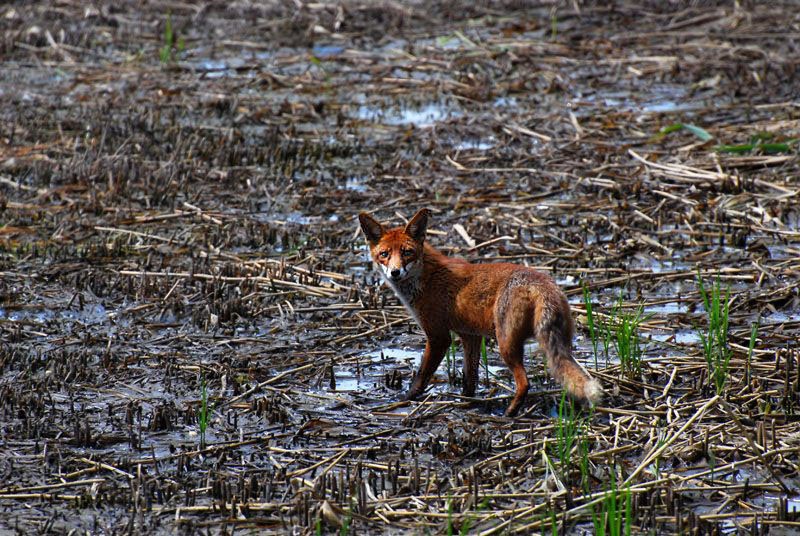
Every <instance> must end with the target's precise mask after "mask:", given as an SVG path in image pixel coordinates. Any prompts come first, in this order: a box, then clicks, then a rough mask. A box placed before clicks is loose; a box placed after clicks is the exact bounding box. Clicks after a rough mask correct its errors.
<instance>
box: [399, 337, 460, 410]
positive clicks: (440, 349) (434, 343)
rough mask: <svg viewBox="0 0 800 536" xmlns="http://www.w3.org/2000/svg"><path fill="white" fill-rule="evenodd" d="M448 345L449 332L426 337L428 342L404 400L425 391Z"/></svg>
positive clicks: (413, 397) (414, 397) (411, 398)
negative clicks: (443, 334)
mask: <svg viewBox="0 0 800 536" xmlns="http://www.w3.org/2000/svg"><path fill="white" fill-rule="evenodd" d="M449 347H450V334H449V333H448V334H447V335H445V336H438V337H428V342H427V343H425V353H424V354H423V355H422V364H421V365H420V367H419V371H418V372H417V375H416V376H415V377H414V381H412V382H411V387H410V388H409V389H408V393H407V394H406V397H405V398H406V400H416V398H417V397H418V396H419V395H421V394H422V393H423V392H424V391H425V388H426V387H427V386H428V383H430V381H431V378H432V377H433V374H434V373H435V372H436V369H437V368H439V364H440V363H441V362H442V359H444V355H445V353H446V352H447V349H448V348H449Z"/></svg>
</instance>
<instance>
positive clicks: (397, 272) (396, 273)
mask: <svg viewBox="0 0 800 536" xmlns="http://www.w3.org/2000/svg"><path fill="white" fill-rule="evenodd" d="M391 275H392V277H393V278H394V279H397V278H398V277H400V270H398V269H397V268H395V269H394V270H392V273H391Z"/></svg>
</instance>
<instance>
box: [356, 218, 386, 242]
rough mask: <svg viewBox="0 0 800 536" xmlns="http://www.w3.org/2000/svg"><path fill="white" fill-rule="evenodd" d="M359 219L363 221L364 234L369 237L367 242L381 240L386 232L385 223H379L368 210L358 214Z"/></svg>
mask: <svg viewBox="0 0 800 536" xmlns="http://www.w3.org/2000/svg"><path fill="white" fill-rule="evenodd" d="M358 221H359V222H361V230H362V231H364V235H365V236H366V237H367V242H369V243H370V244H376V243H377V242H379V241H380V239H381V237H382V236H383V233H384V231H383V225H381V224H380V223H378V221H377V220H376V219H375V218H373V217H372V216H370V215H369V214H367V213H366V212H362V213H361V214H359V215H358Z"/></svg>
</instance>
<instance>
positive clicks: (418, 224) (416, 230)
mask: <svg viewBox="0 0 800 536" xmlns="http://www.w3.org/2000/svg"><path fill="white" fill-rule="evenodd" d="M430 213H431V211H430V210H428V209H427V208H423V209H422V210H420V211H419V212H417V213H416V214H414V217H413V218H411V221H409V222H408V225H406V233H407V234H408V235H409V236H410V237H411V238H413V239H414V240H416V241H417V242H423V241H424V240H425V232H426V231H427V230H428V216H429V215H430Z"/></svg>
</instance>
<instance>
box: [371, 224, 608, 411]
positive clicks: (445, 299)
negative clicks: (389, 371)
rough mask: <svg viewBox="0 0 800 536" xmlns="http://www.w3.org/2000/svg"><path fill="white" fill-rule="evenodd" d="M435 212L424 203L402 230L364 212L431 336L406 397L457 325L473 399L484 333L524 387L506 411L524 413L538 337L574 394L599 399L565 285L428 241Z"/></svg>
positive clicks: (390, 272)
mask: <svg viewBox="0 0 800 536" xmlns="http://www.w3.org/2000/svg"><path fill="white" fill-rule="evenodd" d="M429 215H430V211H429V210H428V209H422V210H420V211H419V212H417V213H416V214H415V215H414V217H413V218H411V220H410V221H409V222H408V224H407V225H406V226H405V227H398V228H395V229H386V228H385V227H384V226H383V225H381V224H380V223H379V222H378V221H376V220H375V219H374V218H373V217H372V216H370V215H369V214H366V213H364V212H362V213H361V214H359V216H358V219H359V221H360V223H361V230H362V231H363V232H364V234H365V235H366V237H367V242H368V243H369V249H370V254H371V255H372V260H373V261H374V262H375V264H376V265H377V267H378V268H379V269H380V272H381V274H382V275H383V278H384V279H385V280H386V282H387V284H388V285H389V286H390V287H391V288H392V290H394V292H395V294H397V297H398V298H400V301H401V302H403V305H404V306H405V307H406V309H408V311H409V313H410V314H411V316H413V317H414V319H415V320H416V321H417V323H418V324H419V325H420V327H421V328H422V330H423V331H424V332H425V335H426V337H427V339H428V340H427V343H426V345H425V353H424V355H423V356H422V363H421V365H420V370H419V372H418V373H417V374H416V376H415V377H414V380H413V382H412V383H411V387H410V388H409V390H408V393H407V394H406V399H407V400H414V399H415V398H417V397H418V396H419V395H421V394H422V393H423V391H424V390H425V388H426V387H427V386H428V383H429V382H430V380H431V378H432V377H433V374H434V373H435V372H436V369H437V367H438V366H439V363H441V362H442V358H443V357H444V355H445V352H446V351H447V349H448V347H449V346H450V342H451V340H450V332H451V331H454V332H455V333H457V334H458V336H459V337H460V338H461V344H462V345H463V347H464V384H463V393H464V395H466V396H470V397H471V396H474V394H475V387H476V385H477V383H478V365H479V362H480V347H481V337H491V336H495V337H496V338H497V343H498V346H499V349H500V355H501V356H502V357H503V361H505V363H506V365H508V368H509V369H511V372H512V374H513V375H514V383H515V386H516V389H515V394H514V398H513V399H512V400H511V403H510V404H509V405H508V408H507V409H506V413H505V414H506V416H509V417H511V416H514V415H515V414H516V413H517V411H518V410H519V408H520V406H521V405H522V403H523V402H524V401H525V396H526V395H527V393H528V377H527V375H526V373H525V367H524V365H523V344H524V343H525V340H526V339H527V338H529V337H531V336H534V337H536V340H537V341H539V346H540V347H541V348H542V350H543V351H544V353H545V355H546V356H547V365H548V368H549V369H550V373H551V374H552V375H553V376H554V377H555V378H556V380H558V381H559V382H560V383H561V384H562V385H563V386H564V388H565V389H566V390H567V392H568V393H569V394H570V395H571V396H573V397H574V398H576V399H578V400H581V401H585V402H588V403H592V404H593V403H596V402H598V401H599V400H600V399H601V398H602V396H603V389H602V387H600V384H599V383H598V382H597V380H594V379H593V378H592V377H591V376H589V373H588V372H586V370H585V369H584V368H583V367H582V366H581V365H580V364H579V363H578V362H577V361H575V359H573V357H572V336H573V332H574V329H575V328H574V324H573V321H572V316H571V315H570V309H569V303H568V302H567V298H566V296H564V293H563V292H561V289H559V288H558V285H556V283H555V282H554V281H553V280H552V279H551V278H550V277H548V276H547V275H545V274H543V273H541V272H537V271H535V270H533V269H531V268H528V267H525V266H519V265H516V264H509V263H492V264H472V263H470V262H468V261H466V260H464V259H460V258H454V257H447V256H445V255H443V254H442V253H440V252H439V251H437V250H436V249H434V248H433V247H432V246H431V245H430V244H428V243H427V242H426V241H425V233H426V231H427V228H428V217H429Z"/></svg>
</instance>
